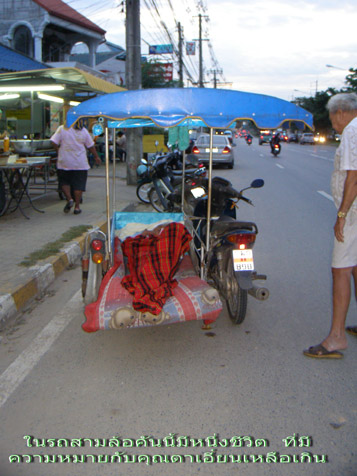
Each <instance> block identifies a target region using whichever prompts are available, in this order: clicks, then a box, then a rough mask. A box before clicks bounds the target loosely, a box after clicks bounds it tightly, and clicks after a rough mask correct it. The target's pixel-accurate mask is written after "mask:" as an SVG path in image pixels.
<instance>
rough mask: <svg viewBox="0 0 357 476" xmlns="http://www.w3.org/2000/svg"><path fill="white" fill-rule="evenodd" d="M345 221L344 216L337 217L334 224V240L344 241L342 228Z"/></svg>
mask: <svg viewBox="0 0 357 476" xmlns="http://www.w3.org/2000/svg"><path fill="white" fill-rule="evenodd" d="M345 223H346V218H339V217H337V220H336V223H335V226H334V230H335V237H336V240H337V241H340V242H341V243H343V241H344V236H343V229H344V227H345Z"/></svg>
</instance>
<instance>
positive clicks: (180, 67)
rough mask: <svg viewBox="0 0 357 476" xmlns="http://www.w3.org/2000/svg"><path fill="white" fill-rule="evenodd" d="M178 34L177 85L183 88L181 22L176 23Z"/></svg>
mask: <svg viewBox="0 0 357 476" xmlns="http://www.w3.org/2000/svg"><path fill="white" fill-rule="evenodd" d="M178 34H179V85H180V88H183V64H182V33H181V23H180V22H179V23H178Z"/></svg>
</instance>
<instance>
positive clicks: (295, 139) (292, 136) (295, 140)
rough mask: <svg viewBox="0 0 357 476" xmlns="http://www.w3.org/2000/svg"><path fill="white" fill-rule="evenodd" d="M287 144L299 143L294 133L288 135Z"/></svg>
mask: <svg viewBox="0 0 357 476" xmlns="http://www.w3.org/2000/svg"><path fill="white" fill-rule="evenodd" d="M287 141H288V142H299V140H298V136H297V135H296V134H295V133H294V132H290V133H289V134H288V140H287Z"/></svg>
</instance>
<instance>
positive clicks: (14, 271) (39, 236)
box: [0, 163, 147, 327]
mask: <svg viewBox="0 0 357 476" xmlns="http://www.w3.org/2000/svg"><path fill="white" fill-rule="evenodd" d="M110 182H111V184H112V183H113V182H112V179H110ZM37 183H38V184H40V182H39V181H37ZM115 184H116V188H115V189H116V206H115V209H116V210H118V211H121V210H124V209H125V210H128V211H130V210H131V209H137V208H138V207H139V209H140V206H142V207H145V208H147V206H146V205H140V202H139V201H138V199H137V197H136V187H135V186H128V185H127V184H126V164H125V163H124V164H123V163H117V165H116V179H115ZM41 195H42V196H41ZM30 196H31V199H32V200H33V205H34V206H35V207H36V208H37V209H38V210H42V211H43V212H44V213H40V212H39V211H37V210H35V209H34V208H33V207H32V206H31V204H30V202H29V200H28V199H27V198H26V197H24V199H23V201H22V202H21V206H22V209H23V212H24V214H25V215H26V216H27V217H28V218H26V217H25V216H24V215H23V214H22V212H21V210H20V209H17V210H16V211H14V212H12V213H6V214H5V215H3V216H1V217H0V242H1V273H0V327H1V325H2V324H4V322H5V321H7V320H8V319H9V318H11V317H13V316H15V315H16V314H17V313H19V312H21V311H24V310H26V307H27V306H28V305H29V304H30V303H31V302H32V301H33V300H34V299H35V298H38V297H39V296H41V295H42V294H43V292H44V291H45V290H46V288H47V287H48V286H49V284H50V283H52V282H53V280H54V279H55V278H56V277H57V276H58V275H59V274H60V273H61V272H62V271H63V270H65V269H67V268H68V267H70V266H71V265H73V264H74V263H76V262H77V261H78V260H79V259H80V256H81V250H82V247H83V243H84V238H85V234H83V235H81V236H80V237H78V238H76V239H75V240H73V241H71V242H69V243H68V244H66V245H64V247H63V248H62V249H61V252H60V253H57V254H56V255H54V256H52V257H49V258H48V259H45V260H41V261H39V262H38V263H36V265H34V266H31V267H24V266H23V265H21V264H20V263H21V262H22V261H24V260H25V259H26V257H28V255H29V254H30V253H31V252H33V251H36V250H40V249H42V248H43V247H44V245H46V244H47V243H49V242H53V241H56V240H58V239H60V238H61V236H62V234H63V233H64V232H65V231H67V230H69V229H70V228H71V227H74V226H77V225H89V226H93V227H96V226H98V227H100V228H102V229H103V227H105V225H106V194H105V167H104V165H101V166H99V167H96V166H95V167H94V168H92V169H90V170H89V173H88V181H87V191H86V192H85V193H84V195H83V203H82V206H81V208H82V213H81V214H79V215H74V214H73V209H72V210H71V213H68V214H65V213H64V212H63V208H64V205H65V203H66V202H65V201H64V200H61V199H60V197H59V194H58V191H57V186H56V183H53V184H49V187H48V190H47V193H46V194H43V190H35V191H34V190H32V191H30Z"/></svg>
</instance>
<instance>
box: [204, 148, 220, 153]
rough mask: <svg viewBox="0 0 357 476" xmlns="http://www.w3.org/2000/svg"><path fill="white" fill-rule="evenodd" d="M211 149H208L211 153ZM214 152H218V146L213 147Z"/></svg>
mask: <svg viewBox="0 0 357 476" xmlns="http://www.w3.org/2000/svg"><path fill="white" fill-rule="evenodd" d="M210 150H211V149H206V152H207V153H209V151H210ZM212 152H218V147H213V149H212Z"/></svg>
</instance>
